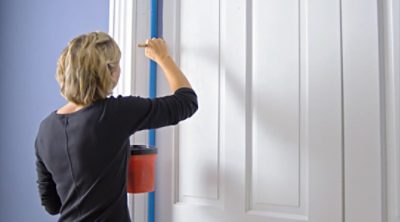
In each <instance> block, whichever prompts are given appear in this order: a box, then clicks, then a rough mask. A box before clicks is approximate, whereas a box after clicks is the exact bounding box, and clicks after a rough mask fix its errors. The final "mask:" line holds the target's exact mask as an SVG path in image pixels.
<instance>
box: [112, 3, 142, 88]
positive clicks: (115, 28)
mask: <svg viewBox="0 0 400 222" xmlns="http://www.w3.org/2000/svg"><path fill="white" fill-rule="evenodd" d="M135 8H136V1H132V0H110V11H109V34H110V35H111V36H112V37H113V38H114V39H115V41H116V42H117V43H118V45H119V47H120V49H121V53H122V57H121V62H120V66H121V77H120V80H119V82H118V84H117V86H116V87H115V90H114V95H131V94H132V93H133V91H134V89H133V86H134V84H133V79H134V78H133V70H134V69H133V67H135V64H134V63H132V62H131V61H134V59H133V58H134V55H135V45H134V44H133V43H135V42H136V39H135V35H134V34H133V33H134V31H136V30H134V29H133V24H135V23H136V16H134V14H135V15H136V13H135V11H134V10H135Z"/></svg>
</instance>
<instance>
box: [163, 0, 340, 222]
mask: <svg viewBox="0 0 400 222" xmlns="http://www.w3.org/2000/svg"><path fill="white" fill-rule="evenodd" d="M164 7H167V8H166V9H164V13H166V15H164V16H165V17H164V24H171V23H172V24H173V25H171V26H170V25H168V26H167V28H165V29H164V37H165V38H166V39H167V41H168V42H173V43H174V44H173V47H172V51H173V52H174V55H175V57H176V58H177V60H178V61H179V63H180V66H181V68H182V70H183V71H184V72H185V73H186V74H187V75H188V77H189V79H190V80H191V81H192V83H193V87H194V88H195V89H196V91H197V93H198V96H199V111H198V113H196V114H195V116H194V117H193V118H192V119H190V120H188V121H185V122H184V123H182V124H180V125H179V126H178V127H176V128H175V129H174V132H173V136H171V134H170V132H166V131H167V130H164V131H161V132H160V133H161V134H163V133H164V135H166V136H165V137H162V138H160V141H159V142H158V144H162V145H163V148H162V149H163V150H164V151H162V152H164V153H161V154H160V155H162V156H163V157H162V158H165V159H170V158H171V159H172V160H173V161H172V165H173V168H172V169H171V168H170V169H168V168H167V169H165V168H164V167H163V169H160V171H159V177H158V178H159V179H158V184H159V185H158V188H157V193H163V192H164V194H160V195H161V196H160V195H158V203H159V204H158V205H157V209H158V212H159V213H157V221H163V222H164V221H168V222H169V221H171V222H184V221H191V222H204V221H208V222H225V221H226V222H244V221H246V222H259V221H260V222H261V221H263V222H275V221H282V222H292V221H310V222H338V221H341V220H342V217H343V209H342V207H343V205H342V203H343V201H344V200H343V196H342V194H343V186H342V184H343V169H342V166H343V159H342V155H343V150H342V140H343V138H342V127H343V126H342V121H341V120H342V100H341V99H342V88H341V87H342V85H341V84H342V77H341V52H340V44H341V39H340V38H341V36H340V28H341V27H340V4H339V1H328V0H327V1H320V0H319V1H305V0H301V1H298V0H279V1H264V0H253V1H245V0H229V1H228V0H220V1H216V0H203V1H197V0H185V1H174V4H169V5H166V4H165V3H164ZM168 13H169V14H168ZM168 18H169V19H171V20H168ZM168 28H170V29H168ZM167 135H170V137H168V136H167ZM169 145H170V146H171V148H168V146H169ZM168 152H171V154H170V156H168ZM160 164H163V163H160ZM164 166H165V165H164ZM169 170H170V171H169ZM169 175H172V180H169V179H168V178H169ZM165 192H169V193H172V194H171V195H165ZM171 210H172V211H171ZM170 211H171V212H170Z"/></svg>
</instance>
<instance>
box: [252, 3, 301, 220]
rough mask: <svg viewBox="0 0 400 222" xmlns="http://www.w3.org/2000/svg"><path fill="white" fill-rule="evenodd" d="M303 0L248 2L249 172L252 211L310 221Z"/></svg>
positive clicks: (259, 213) (269, 215)
mask: <svg viewBox="0 0 400 222" xmlns="http://www.w3.org/2000/svg"><path fill="white" fill-rule="evenodd" d="M300 2H301V1H297V0H285V1H261V0H253V1H251V5H250V6H249V7H250V8H251V13H250V15H249V16H251V17H249V18H248V19H250V22H249V23H248V25H249V26H251V32H250V33H251V37H249V38H250V41H251V43H250V44H249V47H250V51H251V52H250V53H251V58H252V62H251V66H252V68H251V70H252V71H251V76H252V80H251V85H250V86H249V87H250V89H251V98H252V99H251V106H250V107H251V108H250V110H251V114H250V115H251V116H252V117H251V118H250V119H251V141H252V142H251V143H250V147H247V149H250V151H249V152H250V154H249V155H250V156H251V158H250V161H248V163H247V170H246V173H247V174H249V175H251V176H250V177H249V178H248V180H249V181H248V186H249V189H250V190H249V192H248V195H249V197H248V213H249V214H258V215H263V216H267V217H273V218H286V219H296V220H306V216H305V205H304V204H305V201H304V198H305V196H304V194H305V193H304V191H305V190H304V189H305V186H304V185H305V184H304V183H305V182H306V181H304V179H305V177H304V176H305V175H304V174H305V170H306V169H305V167H304V166H305V162H304V159H303V160H302V161H301V159H302V157H304V153H303V152H304V150H301V147H302V146H301V142H300V136H301V132H300V131H301V130H304V129H302V127H301V126H302V125H301V120H300V118H302V117H303V116H302V115H301V111H300V110H301V108H300V107H301V105H304V104H301V101H304V98H302V97H304V96H305V94H304V93H305V91H304V90H305V88H304V86H301V85H302V84H303V83H305V79H304V76H303V75H302V74H301V66H300V61H301V59H300V56H304V55H301V53H302V52H300V43H301V42H300V35H301V32H300V15H303V16H304V14H301V10H300V9H301V7H300ZM282 11H285V12H286V13H284V14H282V13H281V12H282ZM302 19H304V18H302ZM260 59H263V60H260ZM303 61H304V60H303ZM303 65H304V64H303ZM249 74H250V73H249ZM301 90H303V92H301ZM301 192H303V193H301ZM302 198H303V200H301V199H302ZM301 205H302V206H301Z"/></svg>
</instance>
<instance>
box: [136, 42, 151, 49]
mask: <svg viewBox="0 0 400 222" xmlns="http://www.w3.org/2000/svg"><path fill="white" fill-rule="evenodd" d="M147 46H149V45H148V44H146V43H138V44H137V47H139V48H146V47H147Z"/></svg>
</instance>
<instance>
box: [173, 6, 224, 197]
mask: <svg viewBox="0 0 400 222" xmlns="http://www.w3.org/2000/svg"><path fill="white" fill-rule="evenodd" d="M177 2H178V4H177V7H179V8H178V10H177V11H178V13H179V15H177V17H178V19H177V24H176V25H177V26H179V27H178V28H176V30H177V31H179V32H178V33H177V34H176V37H177V38H176V39H175V45H176V46H177V47H178V48H177V51H178V52H177V54H179V65H180V67H181V69H182V71H183V72H184V73H185V74H186V75H187V76H188V78H189V79H190V81H191V83H192V85H193V87H194V88H195V89H196V92H197V94H198V99H199V107H200V108H199V110H198V111H197V113H196V115H195V116H193V117H192V118H191V119H189V120H186V121H185V122H183V123H181V124H180V125H179V127H177V128H176V130H175V142H174V143H175V154H174V156H175V160H174V161H175V169H174V171H175V177H176V178H175V189H174V190H175V192H176V195H175V198H176V200H175V202H176V203H190V204H202V205H221V204H222V199H221V198H222V192H221V189H222V183H223V181H222V177H221V165H222V164H223V163H222V161H221V159H222V158H221V155H223V153H222V150H223V149H222V148H221V145H220V130H221V129H220V128H221V127H220V121H221V120H220V115H221V114H220V104H221V99H222V98H221V97H220V78H221V72H220V2H219V1H215V0H207V1H195V0H191V1H187V0H185V1H177ZM193 9H196V10H193ZM204 15H207V16H204ZM193 24H196V25H193Z"/></svg>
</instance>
